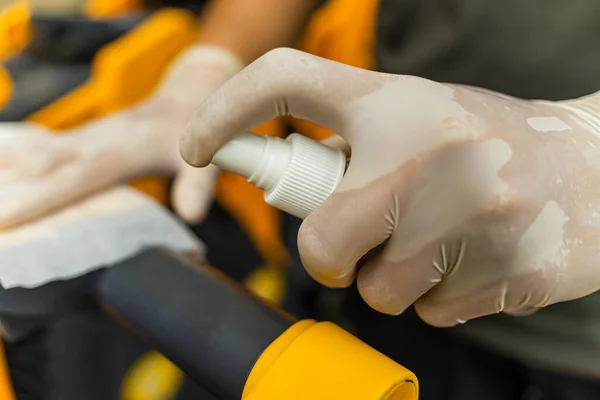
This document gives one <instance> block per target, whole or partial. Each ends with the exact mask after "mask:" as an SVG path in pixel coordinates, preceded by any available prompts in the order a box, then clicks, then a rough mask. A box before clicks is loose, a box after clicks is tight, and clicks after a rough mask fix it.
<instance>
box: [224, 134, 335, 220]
mask: <svg viewBox="0 0 600 400" xmlns="http://www.w3.org/2000/svg"><path fill="white" fill-rule="evenodd" d="M212 163H213V164H215V165H217V166H219V167H221V168H223V169H225V170H227V171H230V172H233V173H235V174H238V175H241V176H243V177H245V178H247V179H248V182H250V183H252V184H254V185H255V186H256V187H258V188H259V189H262V190H264V192H265V201H266V202H267V203H269V204H271V205H272V206H274V207H276V208H278V209H280V210H282V211H285V212H287V213H290V214H292V215H295V216H296V217H298V218H301V219H304V218H306V217H307V216H308V215H309V214H310V213H311V212H313V211H314V210H315V209H316V208H317V207H319V206H320V205H321V204H322V203H323V202H324V201H325V200H326V199H327V197H329V195H331V193H333V191H334V190H335V188H336V187H337V185H338V184H339V183H340V181H341V179H342V177H343V176H344V172H345V170H346V155H345V154H344V153H343V152H342V151H341V150H338V149H334V148H331V147H328V146H325V145H323V144H321V143H319V142H316V141H314V140H311V139H309V138H307V137H306V136H302V135H300V134H297V133H294V134H292V135H290V136H288V138H287V139H285V140H283V139H280V138H276V137H272V136H259V135H256V134H254V133H250V132H246V133H243V134H241V135H239V136H236V137H235V138H233V139H232V140H230V141H229V142H228V143H227V144H226V145H225V146H223V147H222V148H221V149H220V150H219V151H218V152H217V153H216V154H215V156H214V157H213V159H212Z"/></svg>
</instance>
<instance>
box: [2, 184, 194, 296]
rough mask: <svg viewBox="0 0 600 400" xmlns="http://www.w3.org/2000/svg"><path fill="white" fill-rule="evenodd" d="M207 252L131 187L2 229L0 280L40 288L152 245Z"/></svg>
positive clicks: (161, 209)
mask: <svg viewBox="0 0 600 400" xmlns="http://www.w3.org/2000/svg"><path fill="white" fill-rule="evenodd" d="M153 246H162V247H167V248H170V249H172V250H175V251H196V252H197V251H202V250H203V246H202V244H201V242H200V241H199V240H198V239H197V238H196V237H195V236H194V235H193V234H192V233H191V232H190V231H189V230H188V229H187V228H186V227H185V225H183V224H182V223H181V222H179V221H178V220H177V219H176V218H175V217H174V216H173V215H172V214H171V213H170V212H169V211H168V210H166V209H165V208H163V207H162V206H161V205H160V204H158V203H156V202H154V200H152V199H150V198H149V197H147V196H145V195H143V194H141V193H139V192H137V191H135V190H133V189H130V188H127V187H121V188H117V189H112V190H110V191H108V192H105V193H102V194H99V195H96V196H93V197H91V198H89V199H86V200H84V201H82V202H80V203H78V204H75V205H73V206H71V207H68V208H66V209H64V210H61V211H59V212H57V213H55V214H53V215H50V216H48V217H46V218H43V219H40V220H37V221H35V222H33V223H30V224H27V225H24V226H22V227H18V228H16V229H13V230H9V231H0V284H1V285H2V286H3V287H4V288H6V289H9V288H12V287H26V288H31V287H36V286H41V285H43V284H45V283H48V282H51V281H54V280H59V279H69V278H74V277H77V276H80V275H83V274H86V273H87V272H90V271H92V270H94V269H98V268H101V267H106V266H110V265H112V264H114V263H117V262H119V261H122V260H123V259H126V258H129V257H131V256H133V255H134V254H136V253H138V252H139V251H141V250H143V249H144V248H147V247H153Z"/></svg>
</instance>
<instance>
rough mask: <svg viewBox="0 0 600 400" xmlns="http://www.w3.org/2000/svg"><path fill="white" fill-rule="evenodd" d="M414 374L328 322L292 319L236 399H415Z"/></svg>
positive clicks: (416, 396)
mask: <svg viewBox="0 0 600 400" xmlns="http://www.w3.org/2000/svg"><path fill="white" fill-rule="evenodd" d="M418 397H419V386H418V382H417V378H416V376H415V375H414V374H413V373H412V372H411V371H409V370H408V369H406V368H404V367H403V366H401V365H399V364H397V363H395V362H394V361H393V360H391V359H390V358H388V357H386V356H384V355H383V354H381V353H379V352H377V351H376V350H374V349H373V348H371V347H369V346H368V345H366V344H365V343H363V342H361V341H360V340H358V339H357V338H355V337H354V336H352V335H351V334H349V333H348V332H346V331H345V330H343V329H342V328H340V327H338V326H337V325H335V324H332V323H329V322H315V321H312V320H304V321H300V322H297V323H296V324H294V325H293V326H292V327H290V328H289V329H288V330H287V331H286V332H284V333H283V334H282V335H281V336H280V337H279V338H277V339H276V340H275V341H274V342H273V343H272V344H271V345H270V346H269V347H268V348H267V349H266V350H265V351H264V352H263V354H262V355H261V356H260V357H259V359H258V361H257V362H256V364H255V366H254V368H253V369H252V371H251V373H250V375H249V377H248V380H247V381H246V386H245V388H244V393H243V395H242V400H267V399H287V400H300V399H302V400H305V399H311V400H335V399H343V400H416V399H418Z"/></svg>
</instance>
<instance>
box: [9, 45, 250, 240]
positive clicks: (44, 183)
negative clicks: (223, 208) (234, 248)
mask: <svg viewBox="0 0 600 400" xmlns="http://www.w3.org/2000/svg"><path fill="white" fill-rule="evenodd" d="M239 69H241V64H240V62H239V61H238V60H237V58H235V57H234V56H233V55H232V54H230V53H228V52H226V51H225V50H221V49H218V48H214V47H207V46H197V47H193V48H191V49H189V50H187V51H186V52H185V53H184V54H182V55H181V56H180V58H179V59H178V60H176V61H175V62H174V65H173V67H172V68H171V69H170V70H169V71H167V73H166V76H165V78H164V79H163V82H162V84H161V85H160V87H159V88H158V89H157V90H156V91H155V93H154V94H153V95H152V96H151V97H150V98H149V99H148V100H146V101H144V102H143V103H141V104H139V105H136V106H134V107H133V108H131V109H127V110H125V111H123V112H120V113H118V114H115V115H112V116H109V117H107V118H102V119H98V120H95V121H92V122H90V123H87V124H85V125H83V126H80V127H77V128H75V129H72V130H71V131H69V132H66V133H63V134H61V135H54V134H52V133H51V132H48V131H46V130H45V129H43V128H41V127H39V126H36V125H33V124H19V123H15V124H0V229H2V228H8V227H12V226H14V225H17V224H20V223H23V222H26V221H29V220H31V219H32V218H36V217H38V216H40V215H42V214H45V213H47V212H50V211H53V210H55V209H56V208H58V207H62V206H64V205H66V204H69V203H70V202H72V201H74V200H76V199H77V198H79V197H82V196H86V195H88V194H90V193H92V192H95V191H97V190H99V189H102V188H105V187H107V186H110V185H114V184H116V183H120V182H124V181H127V180H129V179H132V178H135V177H140V176H144V175H148V174H164V175H170V176H173V175H176V180H175V184H174V188H173V193H172V200H173V204H174V207H175V209H176V210H177V211H178V213H179V214H180V215H181V216H182V217H183V218H184V219H185V220H187V221H189V222H197V221H199V220H201V219H202V218H203V217H204V215H205V214H206V211H207V209H208V208H209V206H210V204H211V202H212V194H213V186H214V181H215V179H216V176H217V173H218V171H217V169H216V168H209V169H206V170H198V169H194V168H192V167H190V166H188V165H187V164H185V163H184V162H183V161H182V160H181V157H180V156H179V153H178V138H179V135H180V133H181V131H182V129H183V128H184V127H185V125H186V123H187V122H188V121H189V118H190V117H191V116H192V115H193V113H194V110H195V108H196V106H197V104H198V103H199V102H201V101H202V100H203V99H204V97H206V96H207V95H208V94H209V93H211V92H212V91H214V90H215V89H217V88H218V87H219V86H220V85H221V84H222V83H223V82H225V81H226V80H227V79H229V77H231V76H232V75H233V74H235V72H236V71H238V70H239Z"/></svg>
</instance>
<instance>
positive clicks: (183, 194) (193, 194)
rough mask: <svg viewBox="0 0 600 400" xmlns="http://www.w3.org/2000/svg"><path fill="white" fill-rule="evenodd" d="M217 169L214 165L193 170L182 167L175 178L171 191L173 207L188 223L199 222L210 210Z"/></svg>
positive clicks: (185, 166)
mask: <svg viewBox="0 0 600 400" xmlns="http://www.w3.org/2000/svg"><path fill="white" fill-rule="evenodd" d="M218 174H219V169H218V168H217V167H215V166H214V165H209V166H207V167H205V168H199V169H198V168H193V167H190V166H189V165H183V166H182V168H181V170H180V172H179V173H178V174H177V177H176V178H175V183H174V186H173V191H172V194H171V196H172V202H173V207H174V208H175V211H176V212H177V214H178V215H179V216H180V217H181V218H182V219H183V220H185V221H186V222H188V223H199V222H201V221H202V220H203V219H204V218H205V217H206V214H207V213H208V210H209V209H210V207H211V205H212V202H213V197H214V191H215V183H216V180H217V176H218Z"/></svg>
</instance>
